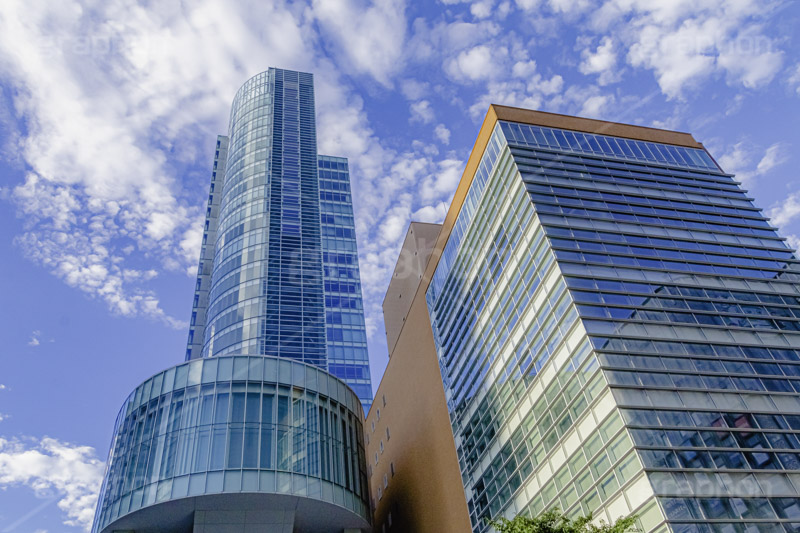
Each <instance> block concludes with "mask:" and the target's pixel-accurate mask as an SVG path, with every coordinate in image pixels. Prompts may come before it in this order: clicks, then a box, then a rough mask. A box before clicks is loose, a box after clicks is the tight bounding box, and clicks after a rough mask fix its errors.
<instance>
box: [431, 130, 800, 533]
mask: <svg viewBox="0 0 800 533" xmlns="http://www.w3.org/2000/svg"><path fill="white" fill-rule="evenodd" d="M798 279H800V278H798V269H797V262H796V260H795V258H794V255H793V252H792V250H790V249H789V248H788V247H787V246H786V245H785V244H784V242H783V240H782V239H781V238H780V237H778V235H777V233H776V231H775V229H774V228H773V227H771V226H770V225H769V222H768V220H767V219H765V218H764V217H763V216H762V214H761V212H760V211H759V210H758V209H757V208H756V207H754V206H753V203H752V199H751V198H749V197H747V195H746V193H745V191H743V190H742V189H741V188H740V187H739V185H738V183H737V182H736V181H734V180H733V178H732V176H730V175H727V174H725V173H724V172H722V171H721V170H720V169H719V168H718V167H717V165H716V164H715V163H714V161H713V159H711V157H710V156H709V155H708V154H707V153H706V152H705V151H704V150H702V149H700V148H690V147H682V146H672V145H667V144H660V143H652V142H643V141H638V140H632V139H622V138H615V137H611V136H604V135H592V134H583V133H579V132H572V131H566V130H558V129H553V128H544V127H537V126H531V125H526V124H517V123H509V122H500V123H498V125H497V127H496V128H495V131H494V133H493V135H492V138H491V140H490V142H489V145H488V146H487V148H486V150H485V152H484V154H483V156H482V160H481V163H480V165H479V168H478V171H477V172H476V175H475V178H474V180H473V183H472V185H471V187H470V190H469V192H468V194H467V197H466V200H465V202H464V206H463V207H462V209H461V212H460V213H459V216H458V218H457V219H456V223H455V226H454V228H453V231H452V234H451V238H450V240H449V241H448V243H447V245H446V247H445V250H444V252H443V255H442V259H441V261H440V262H439V265H438V267H437V270H436V272H435V274H434V277H433V279H432V282H431V284H430V286H429V288H428V292H427V302H428V309H429V312H430V315H431V321H432V325H433V331H434V338H435V341H436V349H437V353H438V356H439V362H440V368H441V371H442V378H443V381H444V386H445V392H446V397H447V400H448V409H449V411H450V415H451V422H452V427H453V433H454V437H455V442H456V447H457V451H458V456H459V462H460V466H461V471H462V479H463V482H464V490H465V495H466V498H467V501H468V507H469V510H470V514H471V519H472V524H473V529H474V530H475V531H483V530H485V529H487V526H486V524H485V520H484V519H485V518H486V517H497V516H503V515H505V516H511V515H514V514H516V513H520V512H524V513H532V514H536V513H539V512H541V511H542V510H544V509H546V508H550V507H560V508H561V509H563V510H565V511H567V512H568V513H584V514H585V513H590V512H593V513H594V514H595V516H596V517H599V518H602V519H605V520H613V519H614V518H616V517H617V516H620V515H623V514H629V513H637V514H638V515H639V522H640V524H639V525H640V528H641V529H642V530H643V531H645V532H647V531H661V530H667V529H671V530H672V531H680V532H687V533H689V532H704V533H705V532H712V531H725V532H728V531H730V532H743V531H748V532H749V531H754V532H755V531H796V530H798V529H800V497H799V496H798V494H800V460H798V459H800V455H798V454H800V439H799V438H798V437H800V434H798V433H797V431H798V428H800V423H798V422H799V421H800V417H799V416H798V415H800V396H798V395H797V392H798V391H800V380H797V376H800V336H799V335H798V332H800V321H798V319H800V286H799V285H798V284H797V280H798Z"/></svg>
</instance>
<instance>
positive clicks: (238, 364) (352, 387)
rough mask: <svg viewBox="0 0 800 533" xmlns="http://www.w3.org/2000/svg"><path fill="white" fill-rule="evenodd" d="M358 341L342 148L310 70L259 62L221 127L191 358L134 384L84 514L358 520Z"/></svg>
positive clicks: (209, 523)
mask: <svg viewBox="0 0 800 533" xmlns="http://www.w3.org/2000/svg"><path fill="white" fill-rule="evenodd" d="M366 346H367V345H366V333H365V325H364V311H363V303H362V297H361V284H360V276H359V269H358V255H357V250H356V238H355V224H354V221H353V208H352V197H351V194H350V178H349V169H348V164H347V160H346V159H344V158H338V157H329V156H322V155H318V154H317V138H316V125H315V109H314V83H313V76H312V75H311V74H306V73H301V72H294V71H289V70H280V69H269V71H267V72H263V73H261V74H258V75H257V76H255V77H253V78H251V79H250V80H248V81H247V82H246V83H245V84H244V85H243V86H242V87H241V88H240V89H239V91H238V92H237V94H236V96H235V98H234V100H233V106H232V109H231V115H230V123H229V131H228V135H227V136H219V137H218V138H217V143H216V151H215V156H214V167H213V170H212V178H211V184H210V188H209V196H208V202H207V207H206V219H205V223H204V232H203V244H202V249H201V252H200V261H199V265H198V273H197V282H196V287H195V294H194V302H193V306H192V315H191V325H190V330H189V338H188V342H187V348H186V362H185V363H183V364H180V365H177V366H175V367H172V368H170V369H168V370H166V371H164V372H161V373H159V374H156V375H155V376H153V377H152V378H150V379H149V380H147V381H146V382H144V383H143V384H141V385H140V386H139V387H137V389H136V390H135V391H134V392H133V393H131V395H130V396H129V397H128V399H127V400H126V402H125V404H124V406H123V408H122V410H121V411H120V414H119V417H118V419H117V423H116V426H115V429H114V441H113V442H112V446H111V451H110V456H109V462H108V468H107V471H106V476H105V479H104V482H103V487H102V489H101V493H100V499H99V502H98V507H97V514H96V516H95V523H94V527H93V531H94V532H95V533H99V532H103V533H105V532H110V531H114V530H132V531H140V530H141V531H168V532H175V533H188V532H190V531H194V533H198V532H201V533H213V532H217V531H220V532H221V531H225V532H234V531H236V532H241V533H246V532H248V531H253V530H266V531H284V532H292V531H294V532H298V533H311V532H317V531H331V532H333V531H344V532H345V533H351V532H356V531H364V530H366V529H368V528H369V520H370V512H369V504H368V484H367V477H366V461H365V454H364V442H363V419H364V412H365V411H366V410H367V409H369V406H370V404H371V401H372V388H371V382H370V373H369V359H368V355H367V347H366Z"/></svg>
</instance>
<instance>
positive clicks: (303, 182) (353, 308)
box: [186, 69, 372, 410]
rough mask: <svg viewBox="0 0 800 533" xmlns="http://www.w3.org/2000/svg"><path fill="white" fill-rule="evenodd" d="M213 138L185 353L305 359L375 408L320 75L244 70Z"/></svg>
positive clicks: (349, 230)
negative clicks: (320, 150)
mask: <svg viewBox="0 0 800 533" xmlns="http://www.w3.org/2000/svg"><path fill="white" fill-rule="evenodd" d="M217 148H218V149H217V152H216V156H215V162H214V173H213V174H212V180H213V181H212V193H211V194H210V196H209V211H208V213H207V219H206V231H205V232H204V237H203V238H204V247H203V250H202V253H201V260H200V269H199V271H198V281H197V293H196V295H195V302H194V308H193V310H192V322H191V324H192V325H191V326H190V333H189V342H188V346H187V353H186V356H187V360H190V359H194V358H198V357H210V356H216V355H225V354H249V355H272V356H276V357H288V358H291V359H295V360H298V361H303V362H306V363H309V364H313V365H316V366H318V367H320V368H323V369H327V370H329V371H330V372H331V373H332V374H334V375H335V376H337V377H339V378H341V379H342V380H344V381H345V382H346V383H347V384H348V385H349V386H351V387H352V388H353V390H355V391H356V393H357V394H358V396H359V397H360V398H361V400H362V402H363V404H364V407H365V410H366V409H368V408H369V405H370V404H371V401H372V385H371V381H370V374H369V358H368V355H367V344H366V331H365V327H364V311H363V305H362V300H361V282H360V277H359V270H358V254H357V250H356V240H355V226H354V222H353V207H352V198H351V196H350V176H349V170H348V165H347V159H344V158H337V157H330V156H318V154H317V139H316V124H315V115H314V80H313V76H312V75H311V74H306V73H302V72H293V71H288V70H281V69H270V70H268V71H267V72H263V73H261V74H259V75H257V76H255V77H253V78H251V79H250V80H248V81H247V82H246V83H245V84H244V85H243V86H242V88H241V89H239V92H238V93H237V94H236V97H235V98H234V101H233V106H232V109H231V118H230V126H229V131H228V136H227V137H220V139H219V140H218V146H217ZM217 176H220V178H217ZM217 180H218V181H217ZM215 185H216V188H217V192H216V194H215V193H214V191H213V188H214V187H215ZM206 243H207V244H206ZM323 263H324V264H323Z"/></svg>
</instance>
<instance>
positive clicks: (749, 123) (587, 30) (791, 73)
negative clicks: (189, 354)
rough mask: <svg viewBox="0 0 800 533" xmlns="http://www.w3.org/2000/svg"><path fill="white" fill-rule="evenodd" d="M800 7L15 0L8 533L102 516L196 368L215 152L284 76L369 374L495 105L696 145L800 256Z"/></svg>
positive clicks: (8, 77) (543, 1) (624, 0)
mask: <svg viewBox="0 0 800 533" xmlns="http://www.w3.org/2000/svg"><path fill="white" fill-rule="evenodd" d="M799 14H800V4H798V3H797V2H792V1H772V0H729V1H713V0H597V1H593V0H514V1H511V0H481V1H478V2H462V1H459V0H444V1H439V2H434V1H425V2H417V3H412V2H407V1H404V0H378V1H376V2H374V3H368V2H365V1H362V0H312V1H311V2H310V3H304V2H295V3H291V4H285V3H282V2H265V1H255V0H253V1H245V2H231V1H228V0H225V1H223V0H208V1H197V0H186V1H183V2H173V1H167V2H164V1H161V2H155V1H154V2H152V3H135V2H132V1H121V0H86V1H76V0H60V1H58V2H55V1H50V2H29V1H25V0H3V8H2V10H0V125H1V126H2V127H0V158H2V170H0V222H2V227H3V229H4V231H3V232H2V235H0V257H1V258H2V260H0V295H2V296H0V335H2V338H3V341H4V342H3V348H2V349H0V533H11V532H15V533H16V532H18V533H42V532H51V533H52V532H57V531H67V532H69V531H76V532H77V531H81V530H84V529H86V528H87V527H88V526H89V525H90V523H91V518H92V515H93V510H94V498H95V491H96V490H97V487H98V484H99V479H100V477H101V476H102V470H103V461H104V459H105V456H106V453H107V449H108V445H109V441H110V438H111V430H112V426H113V422H114V418H115V416H116V412H117V409H118V408H119V406H120V405H121V403H122V401H123V400H124V398H125V397H126V395H127V394H128V393H129V391H130V390H132V389H133V388H134V387H135V386H136V385H137V384H138V383H139V382H141V381H142V380H143V379H146V378H147V377H148V376H149V375H151V374H153V373H155V372H157V371H159V370H162V369H163V368H165V367H167V366H169V365H172V364H175V363H178V362H180V361H181V360H182V359H183V354H184V349H185V342H186V322H187V319H188V317H189V314H190V305H191V294H192V289H193V285H194V278H193V269H194V268H195V265H196V262H197V254H198V251H199V245H200V239H201V236H202V217H203V213H204V211H203V205H204V201H205V197H206V195H207V189H208V181H209V178H210V167H211V161H212V157H213V153H214V150H213V145H214V143H215V139H216V135H217V134H218V133H223V132H225V130H226V127H227V119H228V112H229V106H230V101H231V99H232V98H233V95H234V93H235V91H236V89H237V88H238V87H239V86H240V85H241V84H242V83H243V82H244V81H245V80H246V79H247V78H249V77H250V76H252V75H254V74H256V73H258V72H260V71H262V70H265V69H266V68H267V67H269V66H275V67H281V68H287V69H294V70H304V71H309V72H313V73H314V74H315V76H316V101H317V115H318V137H319V147H320V152H321V153H324V154H330V155H339V156H346V157H348V158H350V162H351V175H352V180H353V190H354V204H355V209H356V222H357V228H358V238H359V246H360V250H359V252H360V258H361V270H362V278H363V283H364V294H365V299H366V308H367V323H368V327H369V331H370V352H371V353H370V357H371V361H372V375H373V380H374V381H375V383H376V384H377V382H378V381H379V380H380V376H381V374H382V371H383V368H384V367H385V365H386V361H387V353H386V343H385V337H384V330H383V324H382V316H381V312H380V303H381V301H382V299H383V293H384V291H385V288H386V285H387V282H388V279H389V276H390V273H391V270H392V268H393V266H394V262H395V259H396V257H397V252H398V249H399V246H400V243H401V241H402V238H403V236H404V234H405V230H406V227H407V225H408V223H409V221H410V220H412V219H413V220H422V221H440V220H441V219H442V218H443V217H444V213H445V211H446V207H447V205H448V203H449V199H450V197H451V195H452V193H453V191H454V190H455V187H456V185H457V183H458V179H459V178H460V175H461V172H462V170H463V166H464V163H465V161H466V159H467V157H468V155H469V150H470V149H471V147H472V144H473V142H474V140H475V137H476V135H477V131H478V129H479V126H480V122H481V120H482V118H483V116H484V114H485V113H486V110H487V108H488V105H489V104H490V103H498V104H506V105H516V106H521V107H529V108H534V109H541V110H545V111H553V112H559V113H567V114H577V115H582V116H587V117H595V118H604V119H608V120H613V121H618V122H628V123H634V124H640V125H646V126H655V127H663V128H669V129H677V130H682V131H689V132H691V133H693V134H694V135H695V138H697V139H698V140H699V141H701V142H703V143H704V144H705V145H706V147H707V148H708V149H709V150H710V152H711V154H712V155H713V156H714V157H715V158H717V160H718V161H719V162H720V163H721V165H722V166H723V168H724V169H725V170H727V171H729V172H734V173H737V174H738V176H739V178H740V179H741V180H742V181H743V182H744V185H745V187H746V188H748V189H749V190H750V191H751V193H752V196H754V197H755V198H756V200H757V204H758V205H759V206H761V207H763V208H764V209H765V210H766V211H767V212H768V213H769V215H770V216H772V217H773V221H774V222H775V223H776V225H778V226H779V227H780V228H782V230H781V232H782V235H783V236H785V237H787V238H788V239H789V240H790V242H792V243H793V244H795V245H796V244H798V243H800V237H798V236H800V179H799V178H800V177H798V175H797V168H798V166H800V155H798V148H800V133H798V128H797V120H798V118H800V53H799V51H800V45H798V38H799V37H800V35H798V31H800V30H799V28H800V24H798V15H799Z"/></svg>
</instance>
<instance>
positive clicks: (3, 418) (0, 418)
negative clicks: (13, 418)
mask: <svg viewBox="0 0 800 533" xmlns="http://www.w3.org/2000/svg"><path fill="white" fill-rule="evenodd" d="M7 418H8V415H7V414H5V413H0V422H2V421H3V420H6V419H7Z"/></svg>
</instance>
